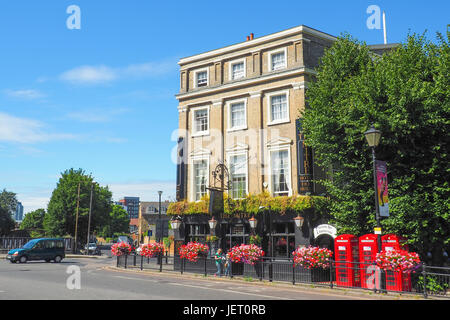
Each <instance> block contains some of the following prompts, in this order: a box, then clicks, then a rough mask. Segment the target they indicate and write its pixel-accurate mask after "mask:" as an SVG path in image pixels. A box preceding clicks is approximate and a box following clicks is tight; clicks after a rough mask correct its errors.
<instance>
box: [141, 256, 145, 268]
mask: <svg viewBox="0 0 450 320" xmlns="http://www.w3.org/2000/svg"><path fill="white" fill-rule="evenodd" d="M143 266H144V256H142V255H141V271H142V269H143Z"/></svg>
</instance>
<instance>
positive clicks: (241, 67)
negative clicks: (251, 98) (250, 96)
mask: <svg viewBox="0 0 450 320" xmlns="http://www.w3.org/2000/svg"><path fill="white" fill-rule="evenodd" d="M244 77H245V63H244V61H238V62H232V63H231V80H236V79H240V78H244Z"/></svg>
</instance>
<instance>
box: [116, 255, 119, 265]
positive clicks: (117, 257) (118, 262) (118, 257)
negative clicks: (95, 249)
mask: <svg viewBox="0 0 450 320" xmlns="http://www.w3.org/2000/svg"><path fill="white" fill-rule="evenodd" d="M119 259H120V256H117V264H116V267H117V268H118V267H119Z"/></svg>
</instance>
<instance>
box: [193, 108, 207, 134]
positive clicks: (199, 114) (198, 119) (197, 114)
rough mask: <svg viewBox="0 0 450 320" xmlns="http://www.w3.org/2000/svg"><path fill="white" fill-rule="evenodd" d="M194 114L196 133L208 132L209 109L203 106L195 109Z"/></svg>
mask: <svg viewBox="0 0 450 320" xmlns="http://www.w3.org/2000/svg"><path fill="white" fill-rule="evenodd" d="M193 112H194V114H193V117H194V124H193V128H194V134H201V133H207V132H208V130H209V125H208V120H209V119H208V118H209V109H208V108H202V109H196V110H193Z"/></svg>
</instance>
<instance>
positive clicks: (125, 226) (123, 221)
mask: <svg viewBox="0 0 450 320" xmlns="http://www.w3.org/2000/svg"><path fill="white" fill-rule="evenodd" d="M129 228H130V218H129V216H128V213H127V212H126V211H125V209H124V208H123V207H122V206H121V205H116V204H114V205H112V208H111V212H110V213H109V219H108V223H107V224H106V225H104V226H103V228H102V230H101V231H100V232H99V235H100V236H102V237H103V238H111V237H113V235H114V234H117V233H127V232H128V231H129Z"/></svg>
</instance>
